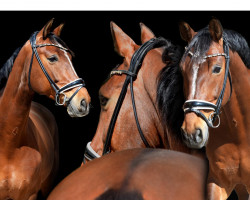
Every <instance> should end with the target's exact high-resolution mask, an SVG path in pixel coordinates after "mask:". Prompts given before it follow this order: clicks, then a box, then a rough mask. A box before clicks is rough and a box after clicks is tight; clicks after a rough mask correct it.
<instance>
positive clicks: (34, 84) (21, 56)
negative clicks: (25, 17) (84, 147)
mask: <svg viewBox="0 0 250 200" xmlns="http://www.w3.org/2000/svg"><path fill="white" fill-rule="evenodd" d="M52 22H53V20H51V21H49V22H48V23H47V24H46V25H45V26H44V28H43V29H42V30H41V31H40V32H35V33H34V34H33V35H32V37H31V38H30V40H29V41H27V42H26V43H25V44H24V46H23V47H22V48H19V49H18V50H16V51H15V53H14V54H13V56H12V57H11V58H10V59H9V60H8V62H7V63H6V64H5V65H4V66H3V68H1V69H0V81H1V82H2V81H3V80H4V79H8V80H7V83H6V86H5V88H4V90H3V91H2V94H1V98H0V113H1V115H0V162H1V165H0V199H1V200H6V199H13V200H34V199H36V197H37V193H38V191H39V190H41V191H42V193H43V194H44V195H46V193H48V192H49V190H50V187H51V182H52V179H53V177H54V175H55V173H56V170H57V167H58V139H57V137H58V135H57V126H56V122H55V119H54V117H53V116H52V114H51V113H50V112H49V111H48V110H47V109H46V108H44V107H43V106H41V105H39V104H38V103H34V102H32V98H33V96H34V94H35V92H36V93H38V94H42V95H46V96H48V97H49V98H51V99H54V100H55V101H56V104H58V105H65V106H66V105H67V109H68V113H69V114H70V115H71V116H72V117H78V116H84V115H86V114H88V104H89V102H90V97H89V95H88V92H87V90H86V89H85V88H84V87H83V86H84V83H83V81H82V79H79V77H78V76H77V74H76V72H75V70H74V68H73V65H72V62H71V58H72V56H71V51H70V50H69V49H68V47H67V46H66V44H65V43H64V42H63V41H62V40H61V39H60V38H59V35H60V32H61V30H62V27H63V26H62V25H60V26H58V27H57V28H55V29H54V31H52V32H51V31H50V29H51V26H52ZM34 57H36V58H34Z"/></svg>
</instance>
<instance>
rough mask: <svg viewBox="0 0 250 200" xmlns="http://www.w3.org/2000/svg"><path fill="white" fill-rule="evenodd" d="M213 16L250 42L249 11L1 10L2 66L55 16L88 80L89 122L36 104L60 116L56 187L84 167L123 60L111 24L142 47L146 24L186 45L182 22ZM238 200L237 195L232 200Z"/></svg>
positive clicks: (198, 24) (199, 23)
mask: <svg viewBox="0 0 250 200" xmlns="http://www.w3.org/2000/svg"><path fill="white" fill-rule="evenodd" d="M212 17H216V18H218V19H219V20H220V21H221V23H222V26H223V27H224V28H226V29H232V30H235V31H237V32H239V33H241V34H242V35H243V36H244V37H245V38H246V40H247V41H250V40H249V39H250V35H249V34H250V30H249V23H248V21H249V17H250V13H249V12H242V11H241V12H239V11H233V12H232V11H231V12H229V11H185V12H184V11H19V12H14V11H2V12H0V19H1V22H0V24H1V28H0V38H1V46H0V66H2V65H3V64H4V62H5V61H6V60H7V59H8V58H9V57H10V56H11V55H12V53H13V51H14V50H15V49H16V48H17V47H19V46H22V45H23V44H24V43H25V42H26V41H27V40H28V39H29V37H30V35H31V34H32V33H33V32H34V31H37V30H40V29H42V27H43V26H44V25H45V24H46V23H47V22H48V21H49V20H50V19H51V18H55V22H54V25H55V26H57V25H59V24H60V23H62V22H65V27H64V30H63V31H62V34H61V38H62V39H63V40H64V41H65V42H66V43H67V45H68V46H69V47H70V49H71V50H73V51H74V52H75V55H76V57H75V58H73V64H74V67H75V69H76V72H77V73H78V75H79V77H82V78H83V79H84V80H85V82H86V84H87V85H86V87H87V89H88V91H89V94H90V96H91V98H92V106H93V108H92V109H91V111H90V114H89V115H88V116H86V117H84V118H78V119H76V118H70V117H69V116H68V114H67V111H66V108H63V107H56V106H55V105H54V102H53V101H51V100H49V99H48V98H46V97H43V96H39V95H36V96H35V99H34V100H35V101H37V102H40V103H41V104H43V105H45V106H46V107H47V108H48V109H49V110H50V111H51V112H52V113H53V114H54V116H55V118H56V121H57V124H58V127H59V140H60V168H59V173H58V177H57V180H56V183H58V182H59V181H60V180H62V178H64V177H65V176H66V175H68V174H69V173H70V172H72V171H73V170H74V169H76V168H77V167H79V166H80V164H81V162H82V158H83V153H84V149H85V146H86V144H87V142H88V141H90V140H91V139H92V137H93V136H94V133H95V130H96V127H97V124H98V120H99V112H100V106H99V101H98V90H99V87H100V86H101V84H102V82H103V81H104V80H105V79H106V77H107V76H108V74H109V72H110V70H111V69H112V68H113V67H114V66H116V65H117V64H118V63H121V62H122V58H121V57H119V56H118V55H117V54H116V53H115V52H114V49H113V41H112V37H111V34H110V21H114V22H115V23H116V24H117V25H118V26H120V27H121V28H122V29H123V30H124V32H126V33H127V34H128V35H129V36H130V37H131V38H132V39H133V40H134V41H135V42H136V43H137V44H140V43H141V42H140V27H139V23H140V22H143V23H144V24H145V25H146V26H148V27H149V28H150V29H151V30H152V31H153V32H154V33H155V35H156V36H163V37H164V38H166V39H170V40H171V41H172V42H173V43H175V44H180V45H182V46H184V45H185V42H183V41H182V40H181V38H180V35H179V29H178V22H179V21H181V20H183V21H186V22H188V23H189V24H190V26H191V27H192V28H193V29H194V30H199V29H201V28H203V27H205V26H206V25H207V24H208V22H209V20H210V19H211V18H212ZM232 199H235V197H232Z"/></svg>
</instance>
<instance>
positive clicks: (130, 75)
mask: <svg viewBox="0 0 250 200" xmlns="http://www.w3.org/2000/svg"><path fill="white" fill-rule="evenodd" d="M164 45H166V40H165V39H163V38H153V39H151V40H149V41H147V42H145V43H144V44H143V45H142V46H141V47H140V48H139V49H138V50H137V51H136V52H135V53H134V54H133V56H132V58H131V61H130V67H129V70H114V71H111V73H110V76H113V75H122V74H125V75H127V77H126V79H125V81H124V84H123V87H122V90H121V93H120V96H119V98H118V100H117V103H116V106H115V109H114V112H113V115H112V118H111V121H110V124H109V128H108V131H107V136H106V140H105V144H104V148H103V153H102V155H105V154H107V153H109V151H110V144H111V138H112V135H113V131H114V127H115V123H116V120H117V117H118V114H119V111H120V109H121V106H122V103H123V100H124V98H125V95H126V93H127V88H128V84H129V83H130V93H131V100H132V105H133V111H134V117H135V121H136V125H137V129H138V131H139V134H140V137H141V139H142V141H143V143H144V144H145V146H146V147H150V145H149V143H148V141H147V139H146V138H145V136H144V134H143V132H142V129H141V126H140V123H139V120H138V116H137V111H136V106H135V98H134V90H133V81H134V80H135V79H136V77H137V74H138V71H139V69H140V67H141V65H142V62H143V59H144V57H145V56H146V54H147V53H148V52H149V51H150V50H152V49H154V48H159V47H162V46H164ZM90 143H91V142H89V143H88V144H87V146H86V150H85V154H84V158H86V159H88V160H92V159H94V158H98V157H100V156H99V155H98V154H97V153H96V152H95V151H94V150H93V149H92V148H91V146H90ZM83 162H84V160H83Z"/></svg>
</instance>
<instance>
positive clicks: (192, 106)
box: [183, 38, 232, 128]
mask: <svg viewBox="0 0 250 200" xmlns="http://www.w3.org/2000/svg"><path fill="white" fill-rule="evenodd" d="M223 41H224V43H223V49H224V53H218V54H212V55H207V56H205V57H204V59H207V58H211V57H216V56H224V57H225V59H226V66H225V75H224V81H223V86H222V90H221V92H220V95H219V97H218V99H217V102H216V104H213V103H211V102H209V101H205V100H198V99H195V100H187V101H185V103H184V105H183V110H184V113H185V114H186V113H189V112H194V113H195V114H196V115H198V116H199V117H201V118H202V119H203V120H204V121H205V122H206V123H207V125H208V126H209V127H212V128H217V127H219V125H220V117H219V114H220V109H221V104H222V100H223V97H224V93H225V89H226V84H227V78H228V79H229V83H230V96H229V100H230V98H231V94H232V79H231V75H230V73H229V62H230V57H229V46H228V41H227V39H226V38H223ZM189 54H190V55H191V56H194V55H193V53H191V52H189ZM229 100H228V101H229ZM200 110H212V111H213V112H212V113H211V114H210V116H209V118H207V117H206V116H205V115H204V114H203V113H202V112H201V111H200ZM216 119H218V123H217V125H214V123H215V121H216Z"/></svg>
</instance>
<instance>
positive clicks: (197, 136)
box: [194, 128, 203, 143]
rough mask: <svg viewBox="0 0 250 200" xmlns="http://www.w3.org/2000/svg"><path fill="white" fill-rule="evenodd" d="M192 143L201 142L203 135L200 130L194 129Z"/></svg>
mask: <svg viewBox="0 0 250 200" xmlns="http://www.w3.org/2000/svg"><path fill="white" fill-rule="evenodd" d="M194 141H195V142H196V143H201V142H202V141H203V134H202V130H201V129H199V128H198V129H196V130H195V133H194Z"/></svg>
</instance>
